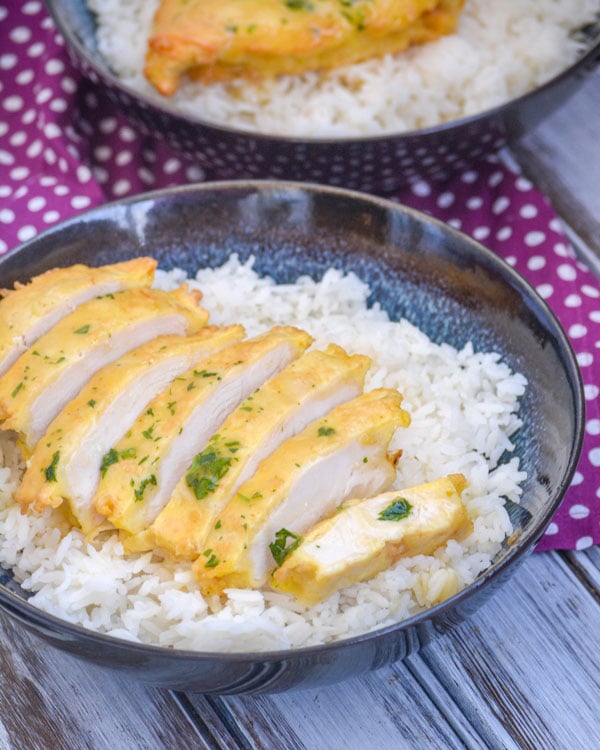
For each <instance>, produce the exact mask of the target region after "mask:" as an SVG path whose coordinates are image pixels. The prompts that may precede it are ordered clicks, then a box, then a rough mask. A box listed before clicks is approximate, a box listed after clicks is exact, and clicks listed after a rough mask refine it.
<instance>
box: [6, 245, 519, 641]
mask: <svg viewBox="0 0 600 750" xmlns="http://www.w3.org/2000/svg"><path fill="white" fill-rule="evenodd" d="M252 265H253V264H252V261H249V262H248V263H246V264H241V263H240V262H239V260H238V259H237V257H235V256H233V257H232V258H231V259H230V260H229V261H228V263H226V264H225V265H224V266H223V267H221V268H219V269H216V270H202V271H200V273H199V274H198V276H197V284H198V286H199V288H201V289H202V290H203V292H204V301H203V304H204V305H205V306H206V307H207V309H209V310H210V311H211V319H212V322H214V323H218V324H227V323H231V322H243V323H244V324H245V325H246V327H247V330H248V333H249V334H254V333H257V332H259V331H261V330H264V329H265V328H266V327H269V326H271V325H274V324H278V323H293V324H295V325H298V326H301V327H303V328H305V329H306V330H307V331H309V332H310V333H311V334H312V335H313V336H315V338H316V342H315V346H318V347H320V346H323V345H325V344H326V343H328V342H331V341H335V342H337V343H339V344H341V345H343V346H344V347H346V348H347V350H348V351H351V352H362V353H365V354H368V355H370V356H371V357H372V358H373V361H374V364H373V367H372V369H371V371H370V373H369V376H368V382H367V388H368V389H370V388H372V387H378V386H387V387H395V388H398V389H400V391H401V392H402V393H403V394H404V396H405V403H404V405H405V407H406V408H407V410H408V411H409V412H410V413H411V416H412V424H411V425H410V427H409V428H407V429H402V430H401V431H399V433H398V435H397V436H396V438H395V440H394V446H395V447H397V448H401V449H402V451H403V454H402V458H401V460H400V462H399V468H398V477H397V486H398V487H402V486H405V487H406V486H411V485H413V484H418V483H420V482H423V481H428V480H433V479H435V478H437V477H439V476H442V475H445V474H447V473H449V472H462V473H464V474H465V475H466V476H467V478H468V481H469V487H468V489H467V490H466V491H465V493H464V500H465V503H466V505H467V508H468V513H469V515H470V516H471V518H472V519H473V522H474V531H473V533H472V535H471V536H470V537H469V538H468V539H467V540H465V541H464V542H463V543H462V544H459V543H457V542H455V541H450V542H449V543H448V544H447V545H446V546H445V547H443V548H441V549H439V550H438V551H437V552H436V553H435V554H434V555H432V556H423V555H420V556H417V557H414V558H411V559H406V560H404V561H401V562H400V563H399V564H397V565H396V566H395V567H394V568H392V569H390V570H388V571H385V572H383V573H381V574H380V575H379V576H377V577H376V578H375V579H373V580H372V581H370V582H366V583H361V584H357V585H354V586H351V587H350V588H348V589H346V590H344V591H342V592H340V593H338V594H335V595H334V596H332V597H331V598H330V599H328V600H327V601H325V602H323V603H321V604H319V605H318V606H315V607H312V608H305V607H303V606H300V605H298V604H297V603H296V602H295V601H294V600H292V599H291V598H289V597H287V596H285V595H282V594H280V593H275V592H273V591H270V590H265V591H248V590H229V591H228V592H227V597H226V598H224V599H222V600H220V599H219V598H218V597H212V598H207V599H204V598H203V597H202V596H201V595H200V593H199V592H198V591H197V588H196V586H195V583H194V579H193V576H192V574H191V572H190V567H189V565H188V564H173V563H170V562H166V561H163V560H161V559H160V558H158V557H157V556H154V557H153V556H152V555H151V554H143V555H129V556H126V555H124V554H123V551H122V547H121V544H120V543H119V541H118V539H117V537H116V536H115V535H107V536H105V537H104V538H103V539H101V540H98V541H97V542H95V543H94V544H91V543H88V542H86V541H85V540H84V539H83V537H82V535H81V533H80V532H79V531H78V530H74V529H70V528H69V527H66V526H65V524H64V521H63V520H62V519H61V516H60V515H59V514H58V513H57V512H56V511H54V512H46V514H45V515H43V516H33V515H32V516H29V515H22V514H21V512H20V510H19V509H18V507H16V506H15V505H14V503H13V493H14V491H15V488H16V485H17V482H18V481H19V474H20V466H19V458H18V454H17V451H16V448H15V446H14V443H13V442H12V441H11V440H10V439H9V438H8V437H7V436H6V435H5V436H4V437H3V438H1V439H0V450H1V451H2V456H1V457H0V458H1V459H2V460H0V466H2V468H0V564H2V565H3V566H5V567H9V568H12V570H13V574H14V577H15V579H16V580H17V581H19V582H20V583H21V585H22V587H23V588H24V589H26V590H28V591H31V592H34V593H33V595H32V597H31V599H30V601H31V602H32V603H33V604H35V605H36V606H38V607H40V608H41V609H43V610H46V611H47V612H50V613H54V614H56V615H58V616H60V617H62V618H64V619H66V620H68V621H70V622H74V623H79V624H80V625H83V626H84V627H86V628H90V629H93V630H98V631H101V632H103V633H108V634H112V635H115V636H119V637H122V638H126V639H130V640H134V641H141V642H144V643H150V644H157V645H162V646H167V647H178V648H186V649H194V650H203V651H204V650H207V651H252V650H271V649H279V648H288V647H301V646H308V645H314V644H318V643H324V642H327V641H331V640H336V639H340V638H345V637H348V636H352V635H356V634H359V633H364V632H366V631H369V630H371V629H373V628H377V627H380V626H384V625H388V624H391V623H394V622H396V621H398V620H402V619H404V618H406V617H409V616H411V615H413V614H416V613H418V612H420V611H422V610H424V609H426V608H427V607H429V606H431V605H432V604H434V603H436V602H438V601H439V600H440V599H443V598H446V597H447V596H448V595H451V594H453V593H455V592H456V591H458V590H459V589H461V588H463V587H464V586H466V585H468V584H469V583H471V582H472V581H473V580H474V579H475V578H476V576H477V575H478V574H479V573H481V571H483V570H484V569H485V568H486V567H487V566H488V565H489V564H490V561H491V559H492V557H493V556H494V554H495V553H496V552H497V551H498V550H499V548H500V545H501V543H502V541H503V540H504V539H505V537H506V536H507V535H509V534H510V533H511V530H512V529H511V524H510V521H509V518H508V515H507V513H506V511H505V509H504V498H509V499H510V500H512V501H513V502H518V501H519V496H520V492H521V490H520V486H519V485H520V483H522V481H523V479H524V478H525V475H524V473H523V472H521V471H520V470H519V465H518V459H517V458H513V459H512V460H510V461H509V462H508V463H503V464H501V465H498V463H497V462H498V459H499V457H500V456H501V454H503V453H504V451H505V450H508V451H510V450H511V448H512V444H511V440H510V437H511V435H513V434H514V432H515V431H516V430H517V429H518V428H519V426H520V424H519V421H518V419H517V417H516V416H515V412H516V410H517V408H518V399H519V396H520V395H522V394H523V392H524V389H525V386H526V383H525V379H524V378H523V376H522V375H519V374H513V373H511V371H510V370H509V368H508V367H507V366H506V365H505V364H503V363H502V362H501V361H500V360H499V357H498V355H496V354H493V353H478V352H474V351H473V348H472V347H471V346H466V347H465V348H464V349H463V350H462V351H457V350H455V349H453V348H452V347H450V346H448V345H442V346H438V345H435V344H433V343H432V342H431V341H430V340H429V339H428V338H427V337H426V336H425V335H424V334H423V333H421V332H420V331H419V330H418V329H416V328H415V327H414V326H412V325H410V324H409V323H407V322H406V321H400V322H390V321H389V319H388V318H387V316H386V314H385V313H384V312H383V311H382V310H381V309H379V308H377V307H375V308H371V309H367V307H366V302H365V301H366V299H367V297H368V293H369V290H368V287H367V286H366V285H365V284H364V283H362V282H361V281H360V280H359V279H358V278H357V277H356V276H354V275H343V274H341V273H340V272H339V271H336V270H329V271H328V272H327V273H326V274H325V276H324V277H323V279H322V280H321V281H320V282H313V281H311V280H310V279H308V278H302V279H299V280H298V282H297V283H296V284H294V285H275V284H274V283H273V281H272V280H270V279H261V278H259V277H258V276H257V274H256V273H255V272H254V270H253V268H252ZM183 277H184V274H183V273H182V272H171V273H169V274H166V273H159V284H160V285H161V286H163V287H165V288H170V287H173V286H175V285H177V284H178V283H179V282H180V281H181V280H182V279H183Z"/></svg>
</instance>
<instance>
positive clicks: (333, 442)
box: [194, 388, 410, 594]
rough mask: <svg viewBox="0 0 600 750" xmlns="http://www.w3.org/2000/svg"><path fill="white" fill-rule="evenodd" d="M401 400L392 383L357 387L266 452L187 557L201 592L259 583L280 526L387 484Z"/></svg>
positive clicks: (315, 517)
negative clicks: (198, 551)
mask: <svg viewBox="0 0 600 750" xmlns="http://www.w3.org/2000/svg"><path fill="white" fill-rule="evenodd" d="M401 403H402V396H401V395H400V393H398V392H397V391H394V390H390V389H384V388H380V389H376V390H374V391H369V392H368V393H364V394H363V395H362V396H358V397H357V398H355V399H353V400H352V401H349V402H347V403H345V404H342V405H340V406H337V407H336V408H335V409H333V410H332V411H331V412H330V413H329V414H328V415H327V416H326V417H324V418H322V419H319V420H317V421H315V422H312V423H311V424H310V425H309V426H308V427H307V428H306V429H305V430H303V431H302V432H301V433H300V434H298V435H296V436H295V437H292V438H290V439H289V440H286V441H285V442H284V443H283V444H282V445H280V446H279V448H277V450H275V451H274V452H273V453H272V454H271V455H270V456H269V457H268V458H266V459H265V460H264V461H263V462H262V463H261V464H260V465H259V467H258V469H257V470H256V473H255V474H254V476H253V477H251V478H250V479H249V480H248V481H246V482H244V484H242V486H241V487H240V488H239V489H238V492H237V493H236V495H235V496H234V497H233V498H232V499H231V500H230V501H229V503H228V504H227V505H226V506H225V508H224V510H223V511H222V512H221V513H220V514H219V517H218V519H217V521H216V522H215V524H214V526H213V529H212V530H211V532H210V534H209V535H208V537H207V539H206V542H205V550H204V552H203V553H202V555H201V556H199V558H198V560H197V561H196V562H195V563H194V573H195V574H196V576H197V578H198V580H199V583H200V588H201V589H202V591H203V593H205V594H214V593H219V592H221V591H223V589H226V588H231V587H234V588H238V587H239V588H259V587H260V586H263V585H264V584H265V583H266V581H267V579H268V577H269V575H270V573H271V572H272V570H273V569H274V568H275V560H274V559H273V555H272V554H271V551H270V548H269V545H270V544H271V543H272V542H273V540H274V539H275V537H276V534H277V533H278V531H279V530H280V529H292V530H293V531H294V533H296V534H303V533H304V532H305V531H307V530H308V529H309V528H310V527H311V526H314V524H315V523H317V521H319V520H320V519H321V518H324V517H326V516H328V515H330V514H331V513H333V511H334V510H335V508H336V507H337V506H338V505H339V504H340V503H341V502H343V501H344V500H346V499H348V498H350V497H365V496H369V495H373V494H374V493H377V492H381V491H382V490H384V489H385V488H387V487H389V486H390V484H391V483H392V482H393V481H394V478H395V476H396V473H395V470H394V457H393V456H391V455H389V453H388V448H389V443H390V440H391V439H392V437H393V435H394V433H395V432H396V430H397V429H398V428H400V427H405V426H407V425H408V424H409V422H410V418H409V416H408V414H407V413H406V412H405V411H404V410H403V409H402V408H401Z"/></svg>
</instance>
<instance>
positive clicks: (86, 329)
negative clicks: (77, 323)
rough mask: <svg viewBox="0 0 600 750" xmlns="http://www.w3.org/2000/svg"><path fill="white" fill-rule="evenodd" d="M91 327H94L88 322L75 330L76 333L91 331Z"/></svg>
mask: <svg viewBox="0 0 600 750" xmlns="http://www.w3.org/2000/svg"><path fill="white" fill-rule="evenodd" d="M91 327H92V326H91V325H90V323H86V325H84V326H81V328H77V329H76V330H75V331H74V333H89V332H90V328H91Z"/></svg>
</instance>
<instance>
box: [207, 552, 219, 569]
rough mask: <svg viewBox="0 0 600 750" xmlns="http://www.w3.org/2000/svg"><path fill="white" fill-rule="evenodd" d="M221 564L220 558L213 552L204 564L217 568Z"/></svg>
mask: <svg viewBox="0 0 600 750" xmlns="http://www.w3.org/2000/svg"><path fill="white" fill-rule="evenodd" d="M218 564H219V560H218V558H217V556H216V555H215V554H211V556H210V557H209V558H208V560H207V561H206V564H205V565H204V567H205V568H216V567H217V565H218Z"/></svg>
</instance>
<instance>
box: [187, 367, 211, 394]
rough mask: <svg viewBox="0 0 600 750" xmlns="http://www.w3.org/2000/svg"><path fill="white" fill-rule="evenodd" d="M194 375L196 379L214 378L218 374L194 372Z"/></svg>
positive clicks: (206, 371) (203, 371)
mask: <svg viewBox="0 0 600 750" xmlns="http://www.w3.org/2000/svg"><path fill="white" fill-rule="evenodd" d="M194 375H195V377H197V378H216V377H217V375H218V373H216V372H210V371H209V370H194ZM188 390H189V388H188Z"/></svg>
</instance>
